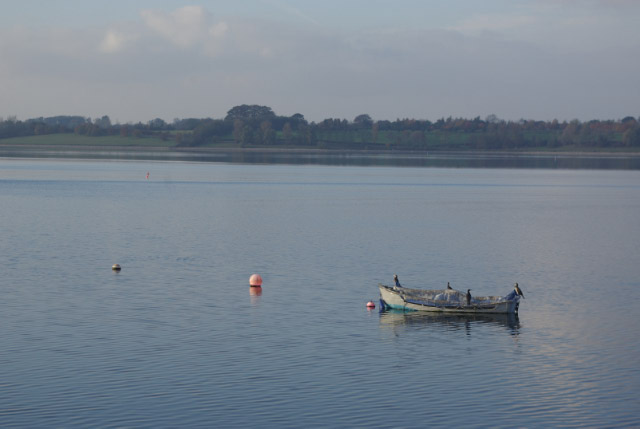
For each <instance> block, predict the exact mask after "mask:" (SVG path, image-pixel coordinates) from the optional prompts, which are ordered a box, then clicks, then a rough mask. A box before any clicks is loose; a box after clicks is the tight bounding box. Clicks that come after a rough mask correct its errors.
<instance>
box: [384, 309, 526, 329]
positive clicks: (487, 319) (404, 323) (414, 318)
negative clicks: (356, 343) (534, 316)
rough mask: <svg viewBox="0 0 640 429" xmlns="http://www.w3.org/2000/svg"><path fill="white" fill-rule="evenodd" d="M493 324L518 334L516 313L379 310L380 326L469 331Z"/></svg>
mask: <svg viewBox="0 0 640 429" xmlns="http://www.w3.org/2000/svg"><path fill="white" fill-rule="evenodd" d="M483 324H486V325H493V326H496V327H503V328H506V329H507V331H508V332H509V333H510V334H512V335H518V330H519V328H520V320H519V319H518V315H517V314H435V313H428V312H421V311H406V312H405V311H402V310H381V311H380V326H382V327H385V328H386V327H389V328H398V327H412V326H418V327H424V326H429V327H433V328H436V329H444V330H446V331H465V332H467V333H471V331H472V329H473V326H474V325H475V326H479V325H483Z"/></svg>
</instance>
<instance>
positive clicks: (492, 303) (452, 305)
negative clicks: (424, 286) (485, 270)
mask: <svg viewBox="0 0 640 429" xmlns="http://www.w3.org/2000/svg"><path fill="white" fill-rule="evenodd" d="M379 288H380V305H381V306H382V307H383V308H385V307H386V308H394V309H399V310H409V311H430V312H433V313H471V314H482V313H486V314H509V313H517V312H518V306H519V303H520V297H519V296H516V297H514V298H513V299H507V298H505V297H497V296H490V297H475V298H474V299H473V300H472V301H471V303H470V304H469V305H467V304H466V302H460V301H452V300H443V299H438V298H441V297H443V296H446V295H447V294H451V295H456V296H460V294H462V292H460V291H447V290H421V289H408V288H396V287H391V286H385V285H382V284H381V285H379Z"/></svg>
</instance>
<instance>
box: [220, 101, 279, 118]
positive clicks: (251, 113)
mask: <svg viewBox="0 0 640 429" xmlns="http://www.w3.org/2000/svg"><path fill="white" fill-rule="evenodd" d="M275 116H276V114H275V113H273V110H271V107H267V106H258V105H257V104H252V105H248V104H243V105H241V106H235V107H233V108H231V110H229V111H228V112H227V116H226V117H225V118H224V119H225V120H226V121H234V120H236V119H244V120H254V119H268V118H273V117H275Z"/></svg>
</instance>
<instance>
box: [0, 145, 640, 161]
mask: <svg viewBox="0 0 640 429" xmlns="http://www.w3.org/2000/svg"><path fill="white" fill-rule="evenodd" d="M20 152H24V153H25V154H35V153H37V152H43V153H45V152H46V153H49V154H58V155H63V154H64V153H70V152H73V153H77V154H82V153H85V154H91V153H93V154H103V155H106V154H109V153H112V154H114V155H117V154H123V153H136V154H145V153H148V154H149V155H153V154H158V153H163V154H176V155H179V154H189V155H197V154H198V153H202V154H203V155H206V154H231V153H247V154H250V153H264V154H291V155H296V154H297V155H327V156H331V155H339V156H348V155H351V156H356V155H358V156H367V155H372V156H380V155H385V156H390V157H393V156H402V157H406V156H411V157H416V158H426V157H430V156H459V157H464V156H471V157H518V156H524V157H557V156H560V157H575V158H585V157H588V158H619V157H631V158H640V151H636V152H634V151H604V150H594V151H585V150H580V151H566V150H564V151H548V150H547V151H531V150H526V151H525V150H495V151H493V150H485V151H478V150H458V151H455V150H431V151H424V150H395V149H389V150H369V149H363V150H357V149H321V148H300V147H295V148H288V147H176V146H151V145H145V146H132V145H122V146H113V145H44V144H2V143H0V156H2V157H4V156H9V157H11V156H15V155H14V154H17V153H20ZM61 157H64V156H61Z"/></svg>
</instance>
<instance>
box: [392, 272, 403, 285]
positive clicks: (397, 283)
mask: <svg viewBox="0 0 640 429" xmlns="http://www.w3.org/2000/svg"><path fill="white" fill-rule="evenodd" d="M393 281H394V282H395V283H396V287H402V286H401V285H400V281H399V280H398V275H397V274H394V275H393Z"/></svg>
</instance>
